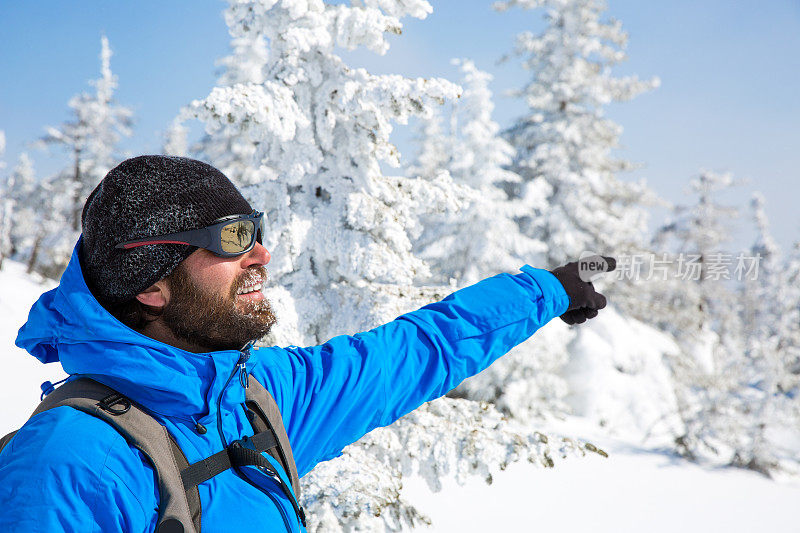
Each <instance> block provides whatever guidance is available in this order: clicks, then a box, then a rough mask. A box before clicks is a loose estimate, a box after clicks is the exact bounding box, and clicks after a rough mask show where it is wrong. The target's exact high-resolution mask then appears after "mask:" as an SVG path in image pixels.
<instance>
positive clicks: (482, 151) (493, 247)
mask: <svg viewBox="0 0 800 533" xmlns="http://www.w3.org/2000/svg"><path fill="white" fill-rule="evenodd" d="M453 63H454V64H455V65H458V66H459V67H460V70H461V73H462V80H461V84H462V86H463V88H464V89H463V94H462V95H461V98H460V99H459V100H458V101H456V102H453V103H452V110H451V113H450V116H449V121H448V122H449V131H448V132H447V133H445V132H443V131H442V115H441V113H438V112H437V113H434V115H433V116H432V117H431V118H430V119H427V120H423V121H422V124H423V127H422V131H421V132H420V135H419V144H420V152H419V155H418V157H417V160H416V161H415V164H414V165H412V166H411V167H410V169H409V171H410V173H411V175H419V176H421V177H424V178H426V179H435V178H436V177H437V176H438V175H439V173H441V172H448V173H449V174H450V176H451V177H452V178H453V180H454V181H455V182H456V183H458V184H461V185H465V186H467V187H470V188H471V189H473V191H474V194H473V195H472V197H471V198H470V200H469V203H468V205H466V206H465V207H464V208H463V209H461V210H460V211H459V212H457V213H450V214H441V215H440V214H434V215H432V216H428V217H425V218H424V219H423V226H424V228H425V229H424V231H423V232H422V234H421V235H420V237H419V239H417V240H416V242H415V243H414V245H415V252H416V253H418V255H419V256H420V257H422V258H423V259H425V260H426V261H427V262H428V264H429V265H430V267H431V271H432V272H433V275H434V279H435V280H436V281H440V282H444V283H446V282H447V281H448V280H449V279H455V280H456V283H458V284H463V285H468V284H471V283H475V282H477V281H478V280H480V279H483V278H484V277H486V276H488V275H492V274H496V273H498V272H515V271H516V270H517V269H518V268H519V266H520V265H522V264H524V263H526V262H532V261H534V258H535V257H536V255H537V254H538V253H539V252H542V251H543V250H544V245H543V244H542V243H541V241H539V240H537V239H533V238H531V237H528V236H527V235H524V234H522V233H520V231H519V229H518V227H517V225H516V223H515V221H514V217H515V216H521V215H522V214H523V209H524V207H523V206H522V205H520V203H519V202H518V201H516V200H509V199H508V198H507V197H506V195H505V194H504V192H503V191H502V190H501V189H500V188H499V183H500V182H512V181H515V180H519V178H518V176H516V175H515V174H513V173H511V172H509V171H507V170H505V169H504V168H503V167H504V166H506V165H508V164H510V163H511V157H512V155H513V149H512V148H511V146H510V145H509V144H508V142H506V141H505V140H504V139H502V138H501V137H500V136H499V135H498V132H499V130H500V127H499V125H498V124H497V123H496V122H494V121H493V120H492V110H493V109H494V103H493V102H492V93H491V91H490V90H489V82H490V81H491V79H492V76H491V75H489V74H488V73H486V72H483V71H481V70H478V69H477V68H476V67H475V64H474V63H473V62H472V61H470V60H453Z"/></svg>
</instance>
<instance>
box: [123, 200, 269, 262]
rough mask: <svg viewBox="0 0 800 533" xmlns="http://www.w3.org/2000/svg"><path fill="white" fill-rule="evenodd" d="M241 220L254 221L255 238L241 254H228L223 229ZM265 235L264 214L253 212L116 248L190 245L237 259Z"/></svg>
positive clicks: (222, 218)
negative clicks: (223, 246) (150, 245)
mask: <svg viewBox="0 0 800 533" xmlns="http://www.w3.org/2000/svg"><path fill="white" fill-rule="evenodd" d="M239 220H252V221H253V224H254V226H255V228H254V229H255V231H254V232H253V238H252V239H251V240H250V244H249V245H248V246H247V248H246V249H245V250H242V251H241V252H226V251H225V250H223V249H222V228H224V227H225V226H227V225H228V224H230V223H231V222H237V221H239ZM263 234H264V213H263V212H261V211H256V210H253V212H252V213H250V214H249V215H228V216H225V217H221V218H218V219H216V220H215V221H214V222H212V223H211V224H209V225H208V226H205V227H203V228H198V229H193V230H188V231H179V232H177V233H167V234H165V235H154V236H152V237H147V238H144V239H135V240H132V241H125V242H121V243H119V244H117V245H116V246H115V248H121V249H125V250H129V249H131V248H136V247H139V246H145V245H148V244H188V245H190V246H197V247H198V248H204V249H206V250H208V251H210V252H212V253H214V254H215V255H218V256H219V257H236V256H239V255H242V254H246V253H247V252H249V251H250V250H252V249H253V247H254V246H255V245H256V241H258V243H259V244H264V243H263V238H264V237H263Z"/></svg>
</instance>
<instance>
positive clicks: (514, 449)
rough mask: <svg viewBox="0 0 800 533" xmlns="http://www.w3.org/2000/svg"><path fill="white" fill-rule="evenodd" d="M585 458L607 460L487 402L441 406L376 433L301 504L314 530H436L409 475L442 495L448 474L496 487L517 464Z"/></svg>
mask: <svg viewBox="0 0 800 533" xmlns="http://www.w3.org/2000/svg"><path fill="white" fill-rule="evenodd" d="M587 452H588V453H596V454H599V455H601V456H604V457H607V454H606V452H605V451H603V450H602V449H599V448H597V447H596V446H594V445H593V444H591V443H589V442H582V441H576V440H574V439H572V438H569V437H561V436H558V437H554V436H549V437H548V436H547V435H544V434H542V433H539V432H538V431H531V430H530V429H529V427H528V426H527V425H525V424H520V423H519V422H515V421H513V420H508V419H506V418H504V417H503V416H502V415H501V414H500V412H498V411H497V410H496V409H495V408H493V407H492V406H491V405H490V404H487V403H479V402H466V401H463V400H452V399H449V398H444V399H439V400H435V401H433V402H430V403H428V404H426V405H424V406H422V407H420V408H419V409H417V410H416V411H414V412H413V413H411V414H409V415H408V416H406V417H404V418H402V419H400V420H398V421H397V422H395V423H394V424H392V425H391V426H389V427H386V428H379V429H376V430H374V431H372V432H371V433H369V434H368V435H367V436H366V437H364V438H363V439H362V440H360V441H359V442H358V443H357V444H354V445H352V446H348V447H347V448H345V450H344V452H343V455H342V456H341V457H340V458H337V459H335V460H333V461H327V462H325V463H321V464H320V465H319V466H317V468H315V469H314V470H313V471H312V472H311V473H310V474H309V475H307V476H305V477H304V478H303V479H302V480H301V481H302V483H303V496H302V503H303V505H304V506H305V507H306V508H307V509H309V510H311V512H310V513H309V527H308V530H309V531H311V532H315V533H322V532H327V531H386V532H388V531H408V530H409V529H411V528H413V527H415V526H419V525H431V522H430V519H429V518H428V517H427V516H425V515H424V514H422V513H421V512H420V511H419V510H418V509H417V508H416V507H414V506H413V504H411V503H410V502H409V501H407V500H406V499H405V498H403V495H402V493H401V490H400V489H402V479H403V477H404V476H408V475H414V474H417V475H420V476H421V477H422V478H423V479H424V480H425V481H426V483H427V484H428V486H429V487H430V488H431V489H432V490H435V491H436V490H441V479H442V477H443V476H445V475H446V476H449V477H451V478H454V479H455V480H456V481H457V482H460V483H463V482H465V481H466V480H467V479H468V478H469V476H476V475H477V476H480V477H482V478H483V479H485V480H486V482H487V483H491V482H492V477H493V475H495V474H497V473H498V472H499V471H501V470H504V469H505V468H506V467H507V466H508V465H509V464H511V463H513V462H517V461H527V462H529V463H532V464H535V465H538V466H541V467H544V468H552V467H553V466H554V465H555V461H558V460H559V459H562V458H567V457H572V456H583V455H585V454H586V453H587ZM342 524H346V527H342Z"/></svg>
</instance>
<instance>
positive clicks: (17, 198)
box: [0, 152, 38, 267]
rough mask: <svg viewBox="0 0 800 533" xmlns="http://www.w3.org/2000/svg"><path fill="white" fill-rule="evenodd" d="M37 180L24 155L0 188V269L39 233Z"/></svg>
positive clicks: (24, 154)
mask: <svg viewBox="0 0 800 533" xmlns="http://www.w3.org/2000/svg"><path fill="white" fill-rule="evenodd" d="M35 188H36V178H35V173H34V170H33V163H32V162H31V159H30V158H29V157H28V154H27V153H25V152H23V153H21V154H20V156H19V161H18V163H17V165H16V166H15V167H14V169H13V170H12V171H11V172H10V173H9V174H8V175H6V177H5V181H4V183H3V184H2V185H0V198H2V200H1V201H0V267H2V263H3V259H5V258H7V257H13V256H14V255H16V253H17V251H18V250H19V249H21V248H24V247H26V246H30V244H31V242H32V239H33V237H34V235H35V234H36V233H37V231H38V230H37V229H36V228H37V224H36V223H35V222H34V221H35V220H36V218H37V214H36V211H35V206H36V204H35V203H34V199H33V195H34V191H35Z"/></svg>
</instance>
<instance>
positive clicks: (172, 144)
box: [161, 118, 189, 157]
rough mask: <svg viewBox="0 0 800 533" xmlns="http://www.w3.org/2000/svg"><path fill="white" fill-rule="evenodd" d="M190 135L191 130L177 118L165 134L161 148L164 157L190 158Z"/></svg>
mask: <svg viewBox="0 0 800 533" xmlns="http://www.w3.org/2000/svg"><path fill="white" fill-rule="evenodd" d="M188 135H189V128H187V127H186V126H185V125H184V124H183V123H182V122H181V120H180V119H179V118H176V119H175V120H173V121H172V123H170V125H169V127H168V128H167V130H166V131H165V132H164V144H163V145H162V147H161V153H162V154H164V155H174V156H179V157H188V155H189V141H188Z"/></svg>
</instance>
